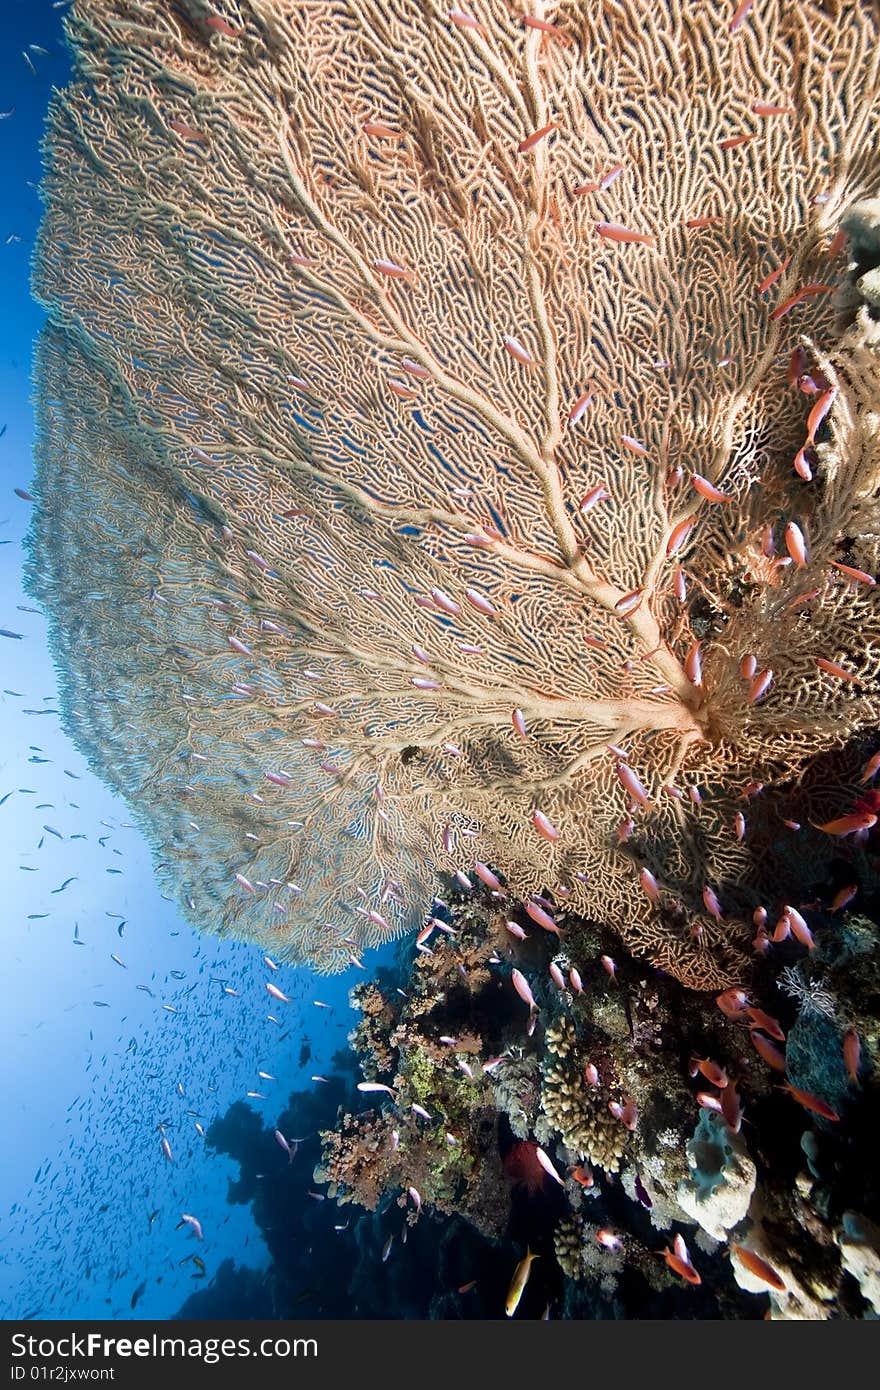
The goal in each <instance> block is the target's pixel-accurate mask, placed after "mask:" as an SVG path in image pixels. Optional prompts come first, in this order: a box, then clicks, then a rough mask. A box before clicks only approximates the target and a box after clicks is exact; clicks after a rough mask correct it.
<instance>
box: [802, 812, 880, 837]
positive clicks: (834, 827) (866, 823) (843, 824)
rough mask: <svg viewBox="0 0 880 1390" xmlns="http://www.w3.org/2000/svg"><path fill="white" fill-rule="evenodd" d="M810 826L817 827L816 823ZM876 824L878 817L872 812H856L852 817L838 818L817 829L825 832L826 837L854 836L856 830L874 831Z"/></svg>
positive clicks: (812, 822) (818, 826)
mask: <svg viewBox="0 0 880 1390" xmlns="http://www.w3.org/2000/svg"><path fill="white" fill-rule="evenodd" d="M810 824H811V825H816V823H815V822H814V821H811V822H810ZM876 824H877V817H876V816H875V815H873V814H872V813H871V812H870V811H856V812H855V813H854V814H853V815H851V816H838V817H837V819H836V820H829V821H826V822H825V824H824V825H816V829H817V830H824V832H825V834H826V835H852V834H853V833H854V832H855V831H856V830H872V829H873V828H874V826H875V825H876Z"/></svg>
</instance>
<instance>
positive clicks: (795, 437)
mask: <svg viewBox="0 0 880 1390" xmlns="http://www.w3.org/2000/svg"><path fill="white" fill-rule="evenodd" d="M222 9H223V15H222V16H219V15H216V14H214V13H213V12H212V9H211V7H209V6H208V5H207V4H206V3H205V0H176V3H175V4H174V5H173V6H171V5H166V4H164V3H160V0H75V3H74V4H73V6H72V8H71V11H70V14H69V16H68V19H67V21H66V23H67V32H68V35H69V37H70V40H71V44H72V59H73V67H74V77H73V81H72V83H71V85H70V86H69V87H68V88H67V89H66V90H64V91H62V92H59V93H57V94H56V95H55V97H54V99H53V103H52V110H51V116H50V121H49V128H48V133H47V138H46V143H45V155H46V162H47V171H46V175H45V179H44V185H43V192H44V196H45V200H46V213H45V218H44V222H43V226H42V230H41V233H40V239H39V245H38V248H37V254H36V258H35V271H34V284H35V291H36V293H37V295H38V297H39V298H40V300H41V301H42V302H43V304H44V305H45V307H46V310H47V313H48V325H47V327H46V330H45V333H44V335H43V339H42V344H41V347H40V351H39V354H38V361H37V411H38V423H39V445H38V451H37V454H38V458H37V476H36V482H35V484H34V489H35V494H36V496H37V498H38V507H37V509H36V512H35V521H34V528H33V533H32V538H31V541H32V559H31V565H30V580H29V582H30V585H31V587H32V590H33V591H34V592H35V593H36V594H37V595H38V597H39V598H40V600H41V601H42V602H43V603H44V604H45V606H46V608H47V609H48V610H49V613H50V615H51V638H52V643H53V650H54V653H55V656H56V659H57V661H58V664H59V667H60V668H61V678H62V685H63V702H62V703H63V710H64V716H65V722H66V726H67V728H68V729H69V730H70V731H71V732H72V733H73V734H74V736H75V737H76V739H77V741H78V743H79V745H80V746H81V747H82V749H83V750H84V752H85V753H86V754H87V756H88V757H89V759H90V761H91V763H92V765H93V766H94V767H95V768H96V770H98V771H99V772H100V773H101V775H102V776H104V777H105V778H106V779H107V780H108V781H109V782H111V783H112V785H113V786H114V787H115V788H116V789H117V790H118V791H120V792H121V793H122V794H124V795H125V796H126V797H128V798H129V800H130V801H131V803H132V806H133V814H134V815H135V816H136V817H137V819H138V822H139V824H140V825H141V826H142V828H143V829H144V831H145V833H146V834H147V835H148V837H149V838H150V841H151V843H152V845H153V847H154V849H155V853H156V858H157V861H158V864H159V866H160V873H161V875H162V878H163V881H164V883H165V885H166V887H167V888H168V890H169V891H171V892H173V893H174V894H175V896H176V898H177V900H178V901H179V903H180V905H181V909H182V910H183V911H184V912H185V913H186V914H188V915H189V916H190V917H191V919H192V920H193V922H194V923H197V924H198V925H199V926H201V927H207V928H210V929H213V930H216V931H219V932H229V933H233V934H237V935H240V936H245V937H248V938H251V939H254V940H257V941H259V943H260V945H261V946H262V947H263V949H270V950H272V951H273V952H277V953H278V955H279V956H280V957H282V958H283V959H286V960H291V961H293V960H302V961H311V962H312V963H313V964H314V965H315V966H316V967H317V968H318V969H319V970H321V971H330V970H338V969H342V968H345V966H346V965H347V964H348V962H349V960H350V958H351V957H352V956H353V955H354V956H355V957H357V956H359V954H360V953H361V951H362V950H363V948H364V947H365V946H366V945H370V944H374V943H376V942H378V941H381V940H385V939H387V938H389V937H391V936H393V935H396V934H400V933H402V932H405V931H407V930H409V929H411V928H413V927H414V926H415V925H416V923H417V922H418V920H419V918H420V914H421V907H422V904H423V903H424V901H425V900H426V898H427V897H428V895H429V894H430V892H431V891H432V890H433V885H434V883H435V882H436V875H437V873H438V871H445V872H450V871H452V870H453V869H455V868H459V869H461V870H463V871H466V872H467V873H468V874H471V873H472V868H471V866H472V864H473V862H474V861H475V860H477V861H479V862H483V863H488V862H492V863H495V864H497V865H500V866H501V868H502V869H503V870H504V872H505V874H506V875H507V879H508V881H509V882H510V883H512V884H513V885H515V888H516V891H517V893H518V894H519V895H520V896H521V897H525V896H526V895H528V894H529V893H531V892H540V891H542V889H543V888H544V887H545V886H547V885H551V886H553V887H554V891H557V890H558V894H561V893H563V891H567V893H568V894H569V898H568V901H569V902H570V904H571V906H572V907H573V908H576V909H577V911H578V912H579V913H581V914H583V915H589V916H591V917H593V918H594V919H595V920H598V921H603V922H607V923H609V924H611V925H612V926H614V927H616V928H617V929H618V930H619V931H620V933H621V934H622V935H623V937H624V938H625V940H626V942H627V944H628V946H629V947H630V949H631V950H632V951H633V952H634V953H635V954H638V955H640V956H642V957H644V958H646V959H647V960H649V961H652V962H653V963H654V964H655V965H657V966H660V967H662V969H663V970H665V971H666V972H668V973H671V974H673V975H675V976H676V977H677V978H679V979H680V980H682V981H683V982H685V983H686V984H688V985H690V986H693V987H694V988H698V989H712V988H715V989H720V988H723V987H724V986H727V985H730V984H732V983H734V982H735V981H736V980H737V979H739V978H740V976H741V975H742V972H743V970H744V968H745V963H746V961H747V957H748V943H749V939H750V936H751V930H752V929H751V927H750V925H749V923H750V919H751V914H752V912H753V910H754V909H755V907H756V906H757V905H758V904H759V903H760V902H761V901H762V899H763V898H764V895H765V894H767V893H768V892H771V891H772V892H774V893H775V892H776V891H778V886H779V884H780V879H779V874H780V858H779V854H778V852H777V851H778V849H779V844H780V842H785V844H787V843H788V842H789V841H793V842H794V844H793V846H792V848H791V855H792V856H794V855H796V854H798V853H799V854H800V856H801V858H800V862H801V863H805V864H808V865H809V864H812V865H816V864H818V862H819V861H820V860H821V859H823V858H824V860H825V862H827V861H828V860H829V858H830V856H831V854H832V852H833V851H834V849H835V847H836V844H837V839H836V833H837V832H826V831H822V830H820V829H816V828H814V826H813V825H812V824H811V822H817V823H819V824H827V823H829V822H831V823H834V824H836V823H837V822H839V821H840V820H841V819H844V820H846V819H847V817H849V821H848V822H847V824H848V826H849V828H848V829H842V830H840V831H839V833H840V834H859V833H861V830H860V827H861V821H860V820H859V819H858V815H853V814H852V812H851V807H852V803H853V801H854V799H855V798H856V797H857V796H859V794H860V786H859V782H858V778H859V774H860V768H861V766H862V764H863V762H864V760H865V758H866V757H867V756H868V755H869V754H870V753H871V752H873V748H872V747H870V746H869V736H868V734H867V731H868V730H869V729H870V728H871V727H872V726H873V725H875V724H876V723H877V720H878V716H880V695H878V690H880V616H878V613H880V605H878V601H877V597H876V590H875V588H874V587H873V582H874V577H875V576H876V573H877V569H878V565H880V539H878V537H880V513H878V488H880V456H878V442H877V426H876V419H877V417H876V414H875V413H874V412H875V410H876V400H877V392H878V379H880V368H878V362H880V358H878V351H877V323H876V307H872V306H875V297H874V288H873V287H874V284H875V280H876V274H877V271H876V265H877V260H878V247H877V237H876V220H875V219H874V220H872V219H873V213H872V211H871V208H872V206H873V205H871V204H866V203H865V202H864V200H866V199H870V198H871V197H875V196H876V194H877V183H878V168H877V143H878V110H880V107H878V103H877V92H878V73H880V45H878V43H877V25H876V7H875V5H874V4H872V3H869V0H853V3H851V4H849V5H847V6H846V7H845V9H846V17H845V22H841V16H840V13H839V7H838V6H836V5H830V6H829V5H826V4H823V3H818V2H817V0H805V3H803V4H797V5H769V6H755V7H753V8H752V9H751V10H750V11H749V12H748V13H747V14H745V15H741V16H740V20H739V21H738V22H737V23H735V24H734V23H731V22H729V21H730V20H731V19H732V6H731V15H730V16H728V15H727V14H726V12H722V10H721V9H720V8H719V5H718V4H717V3H716V0H705V3H704V0H668V3H664V4H662V5H659V6H658V5H657V4H656V3H655V0H627V3H626V4H619V3H616V0H598V2H597V3H592V0H591V3H584V0H560V3H558V4H549V5H547V6H546V8H545V7H544V6H543V5H540V6H536V8H535V9H534V11H533V10H532V9H530V8H528V7H527V5H526V4H525V3H521V0H515V3H507V0H481V3H480V4H479V5H478V6H476V8H475V12H474V14H473V15H467V14H463V13H462V12H459V11H455V10H453V11H447V10H445V9H444V8H443V7H439V8H438V7H437V6H436V5H434V4H433V3H423V0H400V3H397V4H395V5H394V6H391V7H389V6H388V5H387V4H386V3H384V0H229V3H224V5H223V7H222ZM539 10H540V14H539ZM539 19H542V22H543V23H544V27H543V28H542V27H541V24H539V23H538V20H539ZM547 23H550V24H551V26H552V27H551V28H550V29H548V28H547V27H546V24H547ZM734 190H735V191H734ZM854 205H858V206H856V207H855V208H854ZM841 228H843V229H844V234H841V235H838V232H839V229H841ZM847 230H848V232H849V236H850V238H851V242H850V245H849V249H848V248H847V242H846V235H845V232H846V231H847ZM847 266H850V267H851V275H850V276H849V277H847ZM840 286H842V288H841V291H840V295H839V297H836V296H835V293H834V291H835V288H836V287H840ZM793 354H794V355H793ZM787 368H788V371H787V370H786V369H787ZM798 388H800V389H798ZM759 784H762V785H763V791H759ZM744 789H749V791H747V792H746V794H747V796H749V799H747V800H742V797H743V794H744ZM749 792H750V795H749ZM859 814H861V815H862V816H865V815H866V814H867V813H864V812H862V813H859ZM740 816H742V817H743V819H742V821H740V819H739V817H740ZM795 822H798V823H800V826H801V828H800V830H796V829H791V828H790V827H791V826H792V825H793V824H794V823H795ZM865 823H866V824H867V821H865ZM798 846H801V847H802V848H800V849H799V848H798ZM785 862H786V863H788V864H789V867H790V874H789V879H788V881H787V885H786V887H785V889H784V891H785V893H786V896H787V897H788V898H789V899H790V900H791V898H792V897H793V895H794V894H795V892H796V888H797V881H798V877H797V874H796V873H795V871H794V868H793V863H794V860H793V858H789V859H788V860H786V861H785ZM640 869H646V870H649V871H650V873H651V874H652V875H653V880H654V882H655V883H656V885H657V891H656V893H653V891H652V893H651V894H648V893H646V892H645V891H643V882H644V880H642V882H640V877H639V870H640Z"/></svg>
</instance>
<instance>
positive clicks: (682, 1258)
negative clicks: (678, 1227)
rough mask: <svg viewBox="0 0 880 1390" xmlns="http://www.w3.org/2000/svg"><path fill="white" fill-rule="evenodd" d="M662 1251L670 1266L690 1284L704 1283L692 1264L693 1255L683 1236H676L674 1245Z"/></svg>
mask: <svg viewBox="0 0 880 1390" xmlns="http://www.w3.org/2000/svg"><path fill="white" fill-rule="evenodd" d="M660 1253H661V1254H662V1256H663V1258H664V1260H665V1261H666V1263H667V1265H668V1266H669V1268H670V1269H671V1270H673V1271H674V1272H675V1273H676V1274H679V1275H680V1276H681V1278H682V1279H686V1280H687V1282H688V1283H689V1284H694V1285H697V1284H702V1282H703V1281H702V1279H701V1278H700V1276H699V1274H698V1273H697V1271H696V1270H695V1269H694V1267H693V1265H692V1264H691V1257H690V1255H689V1253H688V1248H687V1246H686V1245H685V1243H684V1238H683V1237H682V1236H676V1237H675V1240H674V1241H673V1243H672V1246H671V1247H668V1248H667V1249H666V1250H662V1251H661V1252H660Z"/></svg>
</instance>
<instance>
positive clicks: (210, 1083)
mask: <svg viewBox="0 0 880 1390" xmlns="http://www.w3.org/2000/svg"><path fill="white" fill-rule="evenodd" d="M63 10H64V6H59V7H56V6H54V5H52V4H51V3H49V0H16V2H15V3H12V4H7V5H5V6H4V40H5V41H4V49H3V55H2V58H0V66H2V73H3V76H2V82H0V112H3V113H6V114H4V115H3V118H2V119H0V206H2V208H3V222H2V224H0V284H2V303H3V320H2V328H0V429H2V430H3V433H2V436H0V627H2V628H4V629H5V630H6V631H8V632H9V633H18V634H20V636H18V637H16V636H4V637H0V803H2V804H0V883H2V885H3V888H2V891H3V931H2V934H0V939H2V951H3V980H4V990H5V1004H4V1008H3V1009H2V1011H0V1036H2V1044H0V1057H2V1096H3V1108H2V1113H3V1117H4V1145H3V1149H4V1156H3V1162H2V1164H0V1231H2V1236H0V1314H2V1316H4V1317H6V1318H16V1317H22V1316H30V1317H35V1318H50V1317H57V1318H87V1317H95V1316H114V1317H117V1316H126V1317H130V1316H134V1317H146V1318H152V1317H160V1318H165V1317H170V1316H172V1315H173V1314H174V1313H175V1312H176V1311H177V1309H178V1308H179V1307H180V1306H181V1304H182V1303H183V1302H184V1301H185V1300H186V1299H187V1298H188V1297H189V1296H190V1295H191V1294H192V1293H193V1292H194V1291H197V1290H199V1289H201V1288H203V1287H206V1286H207V1285H208V1284H209V1283H210V1280H211V1279H212V1277H213V1275H214V1273H215V1272H216V1270H217V1268H218V1266H219V1265H220V1264H221V1263H222V1261H224V1260H229V1259H232V1260H235V1261H236V1262H237V1263H238V1264H239V1265H241V1264H244V1265H247V1266H249V1267H250V1268H251V1269H256V1270H258V1269H261V1268H263V1267H264V1266H265V1264H266V1250H265V1246H264V1245H263V1242H262V1239H261V1237H260V1233H259V1231H258V1230H257V1227H256V1226H255V1225H254V1223H253V1219H252V1217H251V1210H250V1207H249V1206H247V1205H229V1204H228V1203H227V1195H228V1188H229V1184H230V1182H231V1181H233V1180H234V1179H235V1178H236V1177H237V1173H238V1169H237V1167H236V1165H235V1164H233V1163H232V1162H231V1161H230V1160H229V1159H228V1158H226V1157H223V1156H222V1155H220V1154H218V1153H217V1152H216V1151H214V1150H213V1149H212V1148H210V1147H207V1148H206V1141H205V1139H204V1138H203V1137H202V1135H201V1134H200V1133H199V1129H198V1126H201V1128H202V1130H204V1131H206V1132H207V1131H208V1129H209V1127H210V1125H211V1122H212V1121H213V1120H215V1119H216V1118H217V1117H219V1116H222V1115H223V1114H224V1113H225V1112H226V1111H227V1109H228V1107H229V1106H230V1105H232V1104H233V1103H234V1102H235V1101H245V1102H246V1103H247V1105H249V1106H250V1107H252V1109H253V1110H254V1111H255V1112H256V1113H258V1114H259V1115H260V1117H261V1118H262V1120H263V1122H264V1124H265V1125H266V1126H268V1127H269V1129H272V1128H274V1127H275V1125H276V1124H277V1123H278V1116H279V1115H280V1114H281V1112H282V1111H283V1109H284V1107H285V1104H286V1101H287V1097H288V1094H289V1092H290V1091H291V1090H293V1089H305V1090H310V1089H311V1090H315V1089H316V1088H319V1087H320V1086H322V1085H323V1084H324V1083H322V1082H319V1081H313V1080H312V1077H313V1076H315V1075H321V1074H329V1072H330V1071H331V1068H332V1063H331V1058H332V1054H333V1053H334V1052H335V1051H336V1050H337V1049H339V1048H340V1047H342V1046H343V1045H344V1043H345V1035H346V1032H347V1031H348V1029H349V1028H350V1026H351V1022H352V1018H353V1015H352V1014H351V1012H350V1010H349V1007H348V1000H347V993H348V990H349V989H350V987H351V985H352V984H353V983H354V982H355V981H354V978H353V977H354V976H359V972H357V971H356V970H354V969H353V970H351V971H349V972H348V975H346V976H337V977H334V978H333V979H330V980H319V979H316V978H315V977H313V976H312V975H311V974H310V973H309V972H300V971H294V970H291V969H281V970H279V971H277V972H273V971H272V970H270V968H269V967H268V966H266V965H265V964H264V963H263V960H262V958H261V955H260V953H259V951H257V950H256V949H255V948H253V947H246V946H243V945H239V944H234V943H224V942H220V941H217V940H215V939H214V938H211V937H207V936H199V935H198V934H197V933H196V932H195V931H193V929H192V928H191V927H190V926H189V925H188V924H187V923H185V922H183V921H182V920H181V919H179V918H178V916H177V914H176V911H175V908H174V906H173V904H172V903H170V902H169V901H167V900H166V899H164V898H163V897H162V896H161V894H160V892H159V890H158V888H157V886H156V884H155V883H154V879H153V873H152V868H151V863H150V854H149V850H148V848H147V846H146V845H145V843H144V841H143V839H142V838H141V836H140V834H139V833H138V831H137V830H135V829H134V828H133V827H132V825H131V824H130V820H129V816H128V814H127V811H126V807H125V805H124V804H123V803H122V802H120V801H119V800H118V799H116V798H115V797H114V796H113V795H111V793H110V792H109V791H108V790H107V789H106V788H105V787H104V786H103V785H102V784H101V783H100V782H99V781H98V780H97V779H96V778H95V777H94V776H93V775H92V774H91V772H90V771H89V769H88V767H87V765H86V763H85V762H84V760H83V758H82V757H81V756H80V755H79V753H77V752H76V750H75V749H74V748H73V746H72V745H71V743H70V741H69V739H68V738H67V737H66V736H65V734H64V733H63V732H62V731H61V729H60V726H59V717H58V713H57V711H58V705H57V702H56V681H55V673H54V671H53V669H52V663H51V660H50V658H49V655H48V652H47V648H46V641H45V634H46V622H45V619H44V618H43V617H42V615H41V614H40V613H39V612H38V611H36V610H35V608H34V605H33V602H32V600H31V599H30V598H29V597H28V596H27V595H26V594H25V593H24V592H23V590H22V588H21V583H20V575H21V563H22V541H23V537H24V535H25V532H26V529H27V526H28V520H29V510H30V504H29V503H28V501H27V500H25V499H22V498H20V497H18V496H17V495H16V494H15V492H14V489H15V488H19V489H21V490H23V491H27V488H28V482H29V476H30V457H31V449H32V432H33V417H32V413H31V408H30V392H31V383H30V359H31V351H32V343H33V340H34V337H35V335H36V333H37V332H38V330H39V327H40V324H41V321H42V312H41V310H40V309H39V307H38V306H37V305H36V304H35V303H34V302H33V301H32V300H31V298H30V293H29V287H28V280H29V271H30V256H31V252H32V247H33V243H34V238H35V234H36V229H37V224H38V220H39V216H40V203H39V198H38V192H37V185H38V181H39V177H40V150H39V144H40V138H41V133H42V123H43V119H44V115H45V110H46V105H47V101H48V98H49V93H50V89H51V87H52V86H58V85H61V84H62V83H63V82H64V80H65V78H66V75H67V72H68V67H67V58H66V54H65V51H64V47H63V40H62V33H61V18H62V14H63ZM41 49H44V50H46V52H41V51H40V50H41ZM376 954H377V953H373V952H371V953H368V957H367V962H368V963H370V964H372V963H373V962H374V961H375V959H376ZM267 980H272V981H273V982H274V983H276V984H277V985H278V986H279V987H280V988H281V989H282V990H283V992H284V993H286V994H287V995H288V996H289V997H290V999H291V1002H290V1003H289V1004H284V1003H279V1002H276V1001H274V1000H271V999H270V997H269V995H268V994H267V992H266V989H265V984H266V981H267ZM316 999H317V1000H320V1001H321V1002H323V1003H327V1004H329V1005H330V1006H331V1007H330V1008H329V1009H321V1008H318V1007H316V1006H315V1004H314V1002H313V1001H314V1000H316ZM273 1020H276V1021H273ZM261 1071H262V1072H266V1073H269V1074H270V1076H272V1077H273V1078H277V1079H273V1080H269V1079H266V1078H262V1077H260V1076H259V1072H261ZM248 1092H259V1093H261V1094H260V1095H252V1096H248V1094H247V1093H248ZM163 1134H164V1136H166V1137H167V1140H168V1144H169V1147H170V1151H171V1155H172V1158H171V1160H170V1161H169V1159H168V1158H167V1157H166V1156H165V1154H164V1152H163V1148H162V1142H161V1141H162V1136H163ZM294 1137H301V1136H294ZM311 1142H312V1147H311V1149H310V1148H309V1147H308V1145H305V1144H304V1145H303V1146H302V1150H301V1152H300V1153H299V1154H298V1155H297V1162H298V1163H299V1164H300V1165H306V1166H308V1167H309V1170H310V1167H311V1166H312V1165H313V1164H314V1161H315V1158H316V1148H315V1141H314V1140H312V1141H311ZM272 1159H273V1161H274V1162H275V1163H276V1165H277V1166H279V1168H281V1169H283V1168H284V1167H285V1166H286V1165H287V1163H288V1159H287V1157H286V1155H285V1153H284V1152H283V1150H282V1149H281V1147H280V1146H276V1152H275V1153H273V1155H272ZM328 1210H329V1204H328ZM183 1212H186V1213H187V1214H191V1215H195V1216H196V1217H197V1219H198V1220H199V1221H200V1222H201V1225H202V1229H203V1235H204V1239H203V1240H202V1241H199V1240H198V1239H197V1238H196V1235H195V1233H194V1231H193V1229H192V1227H191V1226H189V1225H187V1224H184V1225H183V1226H182V1227H181V1226H180V1221H181V1214H182V1213H183ZM194 1255H196V1256H198V1257H199V1259H201V1260H202V1262H203V1265H204V1272H202V1271H201V1270H200V1269H199V1267H198V1265H196V1264H195V1263H194V1261H193V1258H192V1257H193V1256H194Z"/></svg>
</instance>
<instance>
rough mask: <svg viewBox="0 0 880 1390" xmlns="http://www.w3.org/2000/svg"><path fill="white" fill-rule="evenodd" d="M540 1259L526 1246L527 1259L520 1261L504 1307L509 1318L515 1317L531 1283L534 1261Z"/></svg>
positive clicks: (514, 1272)
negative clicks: (526, 1287) (528, 1284)
mask: <svg viewBox="0 0 880 1390" xmlns="http://www.w3.org/2000/svg"><path fill="white" fill-rule="evenodd" d="M538 1258H539V1257H538V1256H537V1255H533V1254H532V1252H531V1250H529V1248H528V1246H526V1254H525V1259H522V1260H520V1262H519V1264H518V1265H517V1267H516V1269H515V1270H514V1271H513V1278H512V1279H511V1281H510V1288H509V1290H508V1293H507V1302H506V1303H505V1305H504V1311H505V1313H506V1314H507V1316H508V1317H509V1318H512V1317H513V1315H514V1313H515V1312H516V1310H517V1308H518V1307H519V1301H520V1299H521V1298H522V1296H523V1291H524V1289H525V1286H526V1284H527V1283H528V1282H529V1274H530V1272H531V1268H532V1261H533V1260H537V1259H538Z"/></svg>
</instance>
